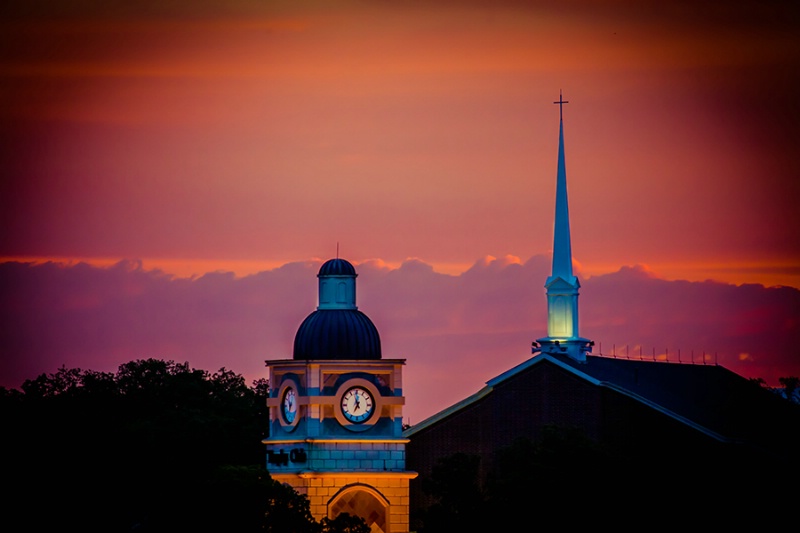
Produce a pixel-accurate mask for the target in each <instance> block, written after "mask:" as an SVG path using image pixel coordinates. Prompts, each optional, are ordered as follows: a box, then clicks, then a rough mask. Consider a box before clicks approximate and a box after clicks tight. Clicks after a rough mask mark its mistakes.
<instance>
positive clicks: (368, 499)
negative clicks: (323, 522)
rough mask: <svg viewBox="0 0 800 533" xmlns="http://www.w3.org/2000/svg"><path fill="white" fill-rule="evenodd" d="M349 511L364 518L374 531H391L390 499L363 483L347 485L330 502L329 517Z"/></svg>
mask: <svg viewBox="0 0 800 533" xmlns="http://www.w3.org/2000/svg"><path fill="white" fill-rule="evenodd" d="M341 513H348V514H351V515H354V516H360V517H361V518H363V519H364V520H365V521H366V522H367V525H369V527H370V530H371V531H372V533H390V532H389V521H388V516H389V501H388V500H387V499H386V498H384V497H383V495H382V494H381V493H380V492H378V491H377V490H375V489H374V488H372V487H370V486H369V485H363V484H361V483H357V484H353V485H347V486H346V487H342V489H341V490H340V491H339V492H337V493H336V494H335V495H334V496H333V498H331V500H330V501H329V502H328V518H331V519H333V518H336V517H337V516H339V515H340V514H341Z"/></svg>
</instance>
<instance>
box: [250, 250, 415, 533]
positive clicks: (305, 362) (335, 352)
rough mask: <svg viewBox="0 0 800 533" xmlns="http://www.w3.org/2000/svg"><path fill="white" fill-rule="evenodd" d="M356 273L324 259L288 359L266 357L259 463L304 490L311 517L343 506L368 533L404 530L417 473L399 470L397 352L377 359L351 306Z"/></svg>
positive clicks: (331, 514)
mask: <svg viewBox="0 0 800 533" xmlns="http://www.w3.org/2000/svg"><path fill="white" fill-rule="evenodd" d="M356 276H357V274H356V271H355V268H353V265H352V264H350V263H349V262H348V261H345V260H344V259H339V258H336V259H331V260H329V261H327V262H325V263H324V264H323V265H322V267H321V268H320V270H319V273H318V274H317V278H319V299H318V306H317V309H316V311H314V312H312V313H311V314H310V315H308V316H307V317H306V319H305V320H304V321H303V322H302V324H300V327H299V328H298V330H297V334H296V335H295V340H294V354H293V358H292V359H283V360H275V361H267V366H268V367H269V373H270V376H269V383H270V394H269V398H268V400H267V406H268V407H269V418H270V434H269V437H268V438H267V439H264V441H263V442H264V444H265V445H266V447H267V469H268V470H269V473H270V475H271V476H272V478H273V479H275V480H277V481H280V482H283V483H288V484H289V485H291V486H293V487H294V488H295V490H297V492H299V493H300V494H304V495H305V496H307V497H308V499H309V500H310V503H311V513H312V514H313V515H314V518H315V519H316V520H321V519H322V518H324V517H328V518H335V517H336V516H337V515H339V514H341V513H345V512H346V513H349V514H351V515H356V516H360V517H362V518H364V519H365V520H366V522H367V524H368V525H369V526H370V528H371V531H372V532H373V533H390V532H391V533H407V532H408V530H409V520H408V509H409V499H408V485H409V480H410V479H412V478H414V477H416V473H415V472H408V471H406V469H405V445H406V443H407V442H408V439H404V438H403V436H402V420H403V418H402V409H403V403H404V400H405V399H404V397H403V382H402V370H403V365H404V364H405V360H404V359H383V358H382V356H381V341H380V336H379V335H378V330H377V328H376V327H375V325H374V324H373V323H372V321H371V320H370V319H369V317H367V315H365V314H364V313H362V312H361V311H359V310H358V307H357V306H356Z"/></svg>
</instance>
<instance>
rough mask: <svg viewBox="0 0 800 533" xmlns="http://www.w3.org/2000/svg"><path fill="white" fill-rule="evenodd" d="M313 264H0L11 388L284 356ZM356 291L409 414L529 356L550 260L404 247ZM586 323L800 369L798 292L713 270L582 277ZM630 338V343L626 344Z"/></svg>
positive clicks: (635, 345) (747, 368)
mask: <svg viewBox="0 0 800 533" xmlns="http://www.w3.org/2000/svg"><path fill="white" fill-rule="evenodd" d="M319 265H320V262H318V261H308V262H299V263H288V264H286V265H284V266H282V267H280V268H276V269H273V270H268V271H264V272H260V273H258V274H253V275H250V276H245V277H241V278H239V277H235V276H234V275H233V274H231V273H225V272H217V273H209V274H206V275H203V276H200V277H195V278H192V279H186V278H176V277H173V276H170V275H167V274H164V273H163V272H160V271H147V270H144V269H142V268H141V265H140V264H138V263H136V262H123V263H119V264H117V265H114V266H113V267H108V268H97V267H92V266H89V265H86V264H78V265H74V266H71V267H64V266H59V265H56V264H52V263H51V264H43V265H30V264H20V263H3V264H0V289H2V292H3V294H4V298H3V299H2V301H1V305H2V310H1V312H2V316H3V317H4V319H3V324H4V325H3V328H2V331H0V335H1V338H2V342H1V343H0V345H2V353H0V376H2V383H0V385H3V386H6V387H18V386H19V385H20V384H21V383H22V381H23V380H24V379H30V378H34V377H36V376H37V375H38V374H40V373H51V372H54V371H55V370H56V369H57V368H58V367H60V366H61V365H65V366H67V367H80V368H84V369H93V370H104V371H113V370H116V368H117V366H118V365H120V364H122V363H125V362H128V361H130V360H133V359H139V358H147V357H156V358H162V359H173V360H176V361H181V362H182V361H189V363H190V364H191V365H192V366H194V367H198V368H203V369H206V370H210V371H215V370H218V369H219V368H221V367H225V368H228V369H231V370H233V371H235V372H237V373H240V374H243V375H244V376H245V377H246V378H247V380H248V381H250V380H252V379H256V378H259V377H265V375H266V373H265V369H264V360H265V359H280V358H287V357H291V351H292V343H293V339H294V334H295V332H296V330H297V327H298V326H299V324H300V322H301V321H302V320H303V319H304V318H305V317H306V316H307V315H308V313H310V312H311V311H313V310H314V309H315V308H316V291H317V286H316V273H317V270H318V268H319ZM356 268H357V271H358V273H359V277H358V280H357V283H358V297H357V304H358V306H359V309H361V310H362V311H364V312H365V313H366V314H367V315H368V316H369V317H370V318H371V319H372V320H373V322H374V323H375V324H376V326H377V327H378V330H379V332H380V334H381V339H382V342H383V351H384V357H391V358H405V359H406V360H407V366H406V370H405V388H406V395H407V398H408V399H407V408H406V411H405V414H406V417H407V418H410V419H411V421H412V423H413V422H419V421H421V420H422V419H423V418H425V417H427V416H429V415H431V414H434V413H435V412H437V411H438V410H440V409H443V408H445V407H447V406H449V405H450V404H452V403H454V402H456V401H459V400H461V399H463V398H464V397H465V396H467V395H469V394H471V393H473V392H476V391H477V390H478V389H479V388H480V387H481V386H482V385H483V384H484V383H485V381H487V380H489V379H491V378H492V377H494V376H495V375H497V374H500V373H501V372H503V371H505V370H507V369H508V368H510V367H512V366H514V365H516V364H518V363H520V362H522V361H524V360H526V359H527V358H528V357H530V343H531V341H532V340H533V339H535V338H537V337H539V336H541V335H542V334H543V333H544V331H545V327H546V326H545V314H546V309H545V306H546V303H545V298H544V289H543V283H544V279H545V278H546V276H547V272H548V271H549V268H550V264H549V258H547V257H545V256H534V257H532V258H530V259H529V260H528V261H526V262H525V263H519V262H517V261H516V260H515V259H514V258H506V259H498V260H485V259H484V260H480V261H477V262H476V263H475V264H474V265H473V267H472V268H471V269H469V270H468V271H467V272H465V273H463V274H461V275H459V276H451V275H445V274H439V273H436V272H435V271H433V269H432V268H431V266H430V265H428V264H426V263H424V262H422V261H419V260H410V261H407V262H405V263H403V264H402V266H401V267H400V268H396V269H392V268H389V267H386V266H385V265H383V264H382V263H381V262H380V261H379V260H375V261H370V262H366V263H363V264H360V265H356ZM580 305H581V334H582V335H583V336H585V337H588V338H591V339H593V340H595V342H596V345H595V354H597V353H598V352H599V351H600V349H601V346H602V352H603V354H604V355H608V356H610V355H611V354H612V353H613V352H616V355H617V357H625V356H628V355H630V356H631V357H638V356H639V346H641V351H642V353H643V356H644V358H651V356H652V353H653V350H654V349H655V353H656V354H657V355H658V356H663V354H664V353H665V352H668V353H669V359H670V360H672V361H677V360H678V350H681V360H682V361H683V362H684V363H686V362H689V361H690V355H692V352H693V357H694V360H695V362H700V360H701V357H702V353H703V352H704V351H705V352H706V354H707V355H708V356H709V363H713V362H714V360H717V361H718V362H719V364H721V365H723V366H725V367H727V368H729V369H731V370H733V371H734V372H737V373H739V374H741V375H743V376H745V377H761V378H764V379H766V380H767V381H768V383H770V384H772V385H777V378H778V377H782V376H787V375H800V358H798V357H797V354H796V351H795V350H794V342H795V339H796V338H797V335H798V333H800V314H798V309H800V291H798V290H797V289H794V288H765V287H763V286H760V285H742V286H735V285H730V284H725V283H718V282H687V281H667V280H663V279H659V278H657V277H655V276H654V275H652V274H649V273H647V272H645V271H644V270H643V269H641V268H639V267H626V268H623V269H621V270H619V271H618V272H615V273H612V274H608V275H599V276H593V277H590V278H588V279H585V280H582V289H581V304H580ZM627 352H630V354H629V353H627Z"/></svg>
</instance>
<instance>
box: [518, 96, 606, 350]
mask: <svg viewBox="0 0 800 533" xmlns="http://www.w3.org/2000/svg"><path fill="white" fill-rule="evenodd" d="M553 103H554V104H558V106H559V115H560V121H559V128H558V170H557V173H556V209H555V211H556V212H555V223H554V230H553V268H552V272H551V274H550V276H548V278H547V281H546V282H545V284H544V286H545V289H547V337H544V338H541V339H537V341H536V342H534V343H533V352H534V353H536V352H538V351H541V352H543V353H560V354H566V355H569V356H570V357H572V358H573V359H577V360H578V361H585V360H586V354H587V352H591V351H592V345H594V343H593V342H592V341H590V340H588V339H584V338H582V337H580V336H579V335H578V289H579V288H580V286H581V285H580V283H579V282H578V278H576V277H575V276H574V275H573V274H572V243H571V239H570V231H569V204H568V202H567V169H566V164H565V160H564V104H566V103H568V102H567V101H565V100H564V98H563V96H562V95H561V94H559V99H558V101H557V102H553Z"/></svg>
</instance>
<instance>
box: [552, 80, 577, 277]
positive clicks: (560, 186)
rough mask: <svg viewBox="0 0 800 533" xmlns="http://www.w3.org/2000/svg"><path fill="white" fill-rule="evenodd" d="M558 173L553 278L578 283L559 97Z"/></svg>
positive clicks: (562, 114) (561, 105)
mask: <svg viewBox="0 0 800 533" xmlns="http://www.w3.org/2000/svg"><path fill="white" fill-rule="evenodd" d="M553 103H554V104H558V105H559V107H560V109H559V115H560V116H561V120H560V121H559V126H558V171H557V173H556V216H555V225H554V231H553V271H552V275H551V276H550V277H551V278H556V277H560V278H562V279H564V280H569V281H570V282H574V283H577V280H576V279H575V278H574V276H573V275H572V242H571V239H570V232H569V203H568V202H567V168H566V163H565V158H564V112H563V109H564V104H567V103H569V102H568V101H564V99H563V97H561V95H559V100H558V102H553Z"/></svg>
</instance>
